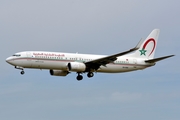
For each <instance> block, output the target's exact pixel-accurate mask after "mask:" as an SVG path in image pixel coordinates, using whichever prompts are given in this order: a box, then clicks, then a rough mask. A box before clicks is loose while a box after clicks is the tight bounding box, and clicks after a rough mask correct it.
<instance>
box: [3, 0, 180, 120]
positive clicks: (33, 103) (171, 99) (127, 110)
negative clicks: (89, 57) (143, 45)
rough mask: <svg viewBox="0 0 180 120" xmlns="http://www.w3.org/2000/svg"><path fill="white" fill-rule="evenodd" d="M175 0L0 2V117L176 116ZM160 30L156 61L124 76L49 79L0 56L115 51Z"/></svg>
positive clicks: (101, 119)
mask: <svg viewBox="0 0 180 120" xmlns="http://www.w3.org/2000/svg"><path fill="white" fill-rule="evenodd" d="M179 4H180V2H179V1H178V0H171V1H164V0H151V1H149V0H144V1H141V0H89V1H88V0H15V1H13V0H9V1H2V0H1V1H0V41H1V44H0V51H1V57H0V66H1V69H0V119H2V120H12V119H13V120H21V119H23V120H24V119H26V120H50V119H51V120H60V119H62V120H72V119H73V120H92V119H93V120H110V119H111V120H117V119H121V120H132V119H133V120H144V119H146V120H152V119H160V120H179V119H180V87H179V86H180V81H179V78H180V72H179V71H180V70H179V68H180V65H179V64H178V61H180V57H179V55H180V54H179V50H178V49H179V48H180V41H179V38H180V34H179V30H180V26H179V25H180V16H179V12H180V7H179ZM155 28H159V29H160V30H161V32H160V37H159V41H158V46H157V49H156V55H155V56H156V57H160V56H164V55H170V54H175V55H176V56H175V57H173V58H170V59H167V60H164V61H161V62H158V63H157V64H156V66H155V67H152V68H148V69H146V70H142V71H135V72H130V73H122V74H95V76H94V77H93V78H92V79H88V78H87V77H86V76H85V75H84V80H83V81H81V82H78V81H77V80H76V74H75V73H72V74H70V75H68V76H67V77H53V76H50V75H49V72H48V71H46V70H42V71H40V70H28V69H25V72H26V74H25V75H23V76H21V75H20V73H19V72H20V71H19V70H16V69H14V68H13V67H12V66H10V65H9V64H7V63H6V62H5V59H6V58H7V57H9V56H10V55H12V54H14V53H16V52H20V51H26V50H44V51H62V52H74V53H75V52H79V53H93V54H107V55H110V54H114V53H118V52H122V51H124V50H127V49H129V48H131V47H134V46H135V45H136V44H137V42H138V41H139V40H140V39H141V38H146V37H147V35H148V34H149V33H150V32H151V31H152V30H153V29H155Z"/></svg>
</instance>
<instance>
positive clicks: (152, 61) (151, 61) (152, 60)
mask: <svg viewBox="0 0 180 120" xmlns="http://www.w3.org/2000/svg"><path fill="white" fill-rule="evenodd" d="M173 56H174V55H169V56H164V57H160V58H155V59H150V60H146V61H145V62H148V63H155V62H158V61H160V60H163V59H166V58H169V57H173Z"/></svg>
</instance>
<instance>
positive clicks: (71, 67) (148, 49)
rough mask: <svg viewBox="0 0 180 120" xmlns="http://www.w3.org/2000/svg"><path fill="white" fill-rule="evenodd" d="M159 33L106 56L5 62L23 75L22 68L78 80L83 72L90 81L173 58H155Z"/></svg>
mask: <svg viewBox="0 0 180 120" xmlns="http://www.w3.org/2000/svg"><path fill="white" fill-rule="evenodd" d="M159 32H160V30H159V29H154V30H153V31H152V32H151V33H150V34H149V36H148V37H147V38H146V39H145V40H144V41H143V40H141V41H140V42H139V43H138V44H137V45H136V46H135V47H134V48H132V49H130V50H127V51H124V52H121V53H117V54H113V55H109V56H107V55H93V54H79V53H64V52H45V51H24V52H18V53H15V54H14V55H12V56H10V57H8V58H7V59H6V62H7V63H9V64H11V65H13V66H14V67H15V68H16V69H20V70H21V72H20V73H21V74H22V75H23V74H24V73H25V72H24V68H32V69H48V70H49V72H50V75H52V76H67V75H68V74H69V73H71V72H76V73H77V74H78V75H77V78H76V79H77V80H78V81H80V80H82V79H83V76H82V74H83V73H87V77H89V78H91V77H93V76H94V72H102V73H121V72H130V71H135V70H142V69H145V68H148V67H151V66H154V65H155V64H156V62H158V61H160V60H163V59H166V58H169V57H173V56H174V55H168V56H164V57H159V58H154V54H155V50H156V46H157V41H158V37H159Z"/></svg>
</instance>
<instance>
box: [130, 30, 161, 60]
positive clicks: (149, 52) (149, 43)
mask: <svg viewBox="0 0 180 120" xmlns="http://www.w3.org/2000/svg"><path fill="white" fill-rule="evenodd" d="M159 32H160V30H159V29H154V30H153V31H152V32H151V33H150V34H149V36H148V37H147V38H146V39H145V41H144V42H143V43H142V44H141V46H140V48H139V49H138V50H136V51H135V53H132V54H130V55H129V56H131V57H137V58H147V59H152V58H154V53H155V50H156V46H157V41H158V37H159Z"/></svg>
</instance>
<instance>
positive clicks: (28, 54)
mask: <svg viewBox="0 0 180 120" xmlns="http://www.w3.org/2000/svg"><path fill="white" fill-rule="evenodd" d="M26 55H27V65H28V66H29V67H32V57H33V56H32V55H31V52H26Z"/></svg>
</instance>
